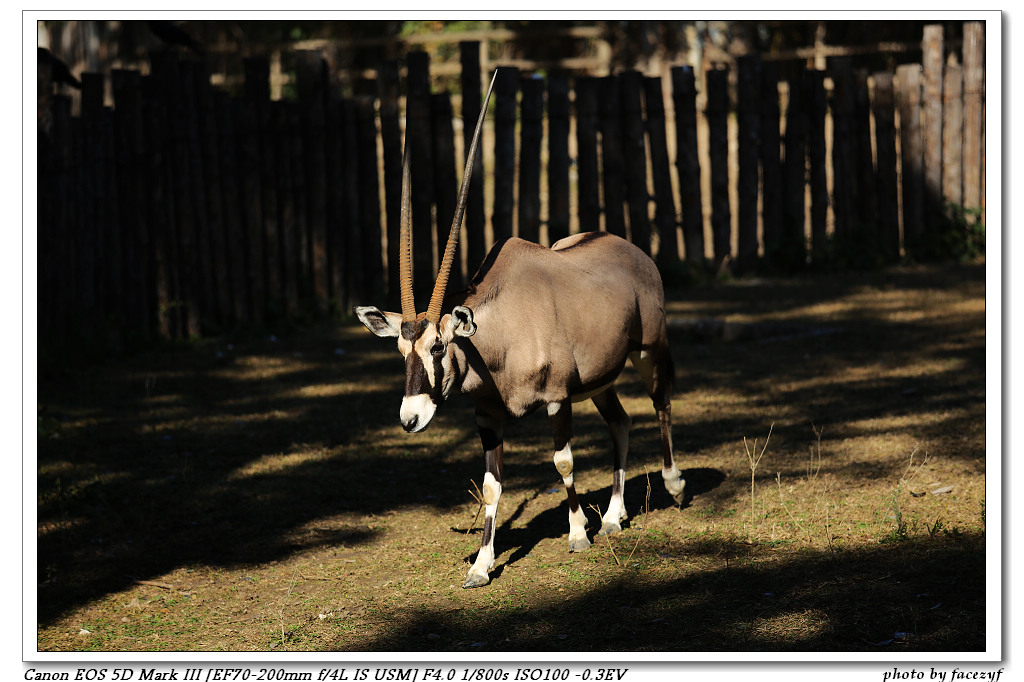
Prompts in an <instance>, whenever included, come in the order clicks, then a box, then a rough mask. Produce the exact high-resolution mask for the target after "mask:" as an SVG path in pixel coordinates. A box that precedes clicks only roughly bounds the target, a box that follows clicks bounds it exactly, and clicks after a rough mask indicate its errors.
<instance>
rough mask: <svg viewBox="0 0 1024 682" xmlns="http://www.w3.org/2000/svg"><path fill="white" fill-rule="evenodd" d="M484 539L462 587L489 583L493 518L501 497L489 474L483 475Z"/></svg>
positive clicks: (492, 559)
mask: <svg viewBox="0 0 1024 682" xmlns="http://www.w3.org/2000/svg"><path fill="white" fill-rule="evenodd" d="M483 494H484V505H485V507H484V537H483V542H482V543H481V544H480V551H479V552H477V555H476V561H474V562H473V566H472V568H470V569H469V573H468V574H467V576H466V582H465V583H464V584H463V587H476V586H478V585H486V584H487V583H489V582H490V581H491V578H490V575H489V573H490V571H491V569H492V568H494V531H495V527H496V525H497V524H496V519H495V517H496V516H497V514H498V498H500V497H501V484H500V483H498V481H497V480H495V478H494V476H493V475H491V473H490V472H487V473H486V474H484V485H483Z"/></svg>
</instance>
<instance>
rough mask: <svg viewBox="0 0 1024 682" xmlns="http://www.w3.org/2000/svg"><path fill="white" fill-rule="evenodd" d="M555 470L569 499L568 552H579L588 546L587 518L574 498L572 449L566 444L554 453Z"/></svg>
mask: <svg viewBox="0 0 1024 682" xmlns="http://www.w3.org/2000/svg"><path fill="white" fill-rule="evenodd" d="M555 468H556V469H558V473H560V474H562V483H564V484H565V491H566V495H567V497H568V498H569V551H570V552H579V551H582V550H584V549H586V548H587V547H589V546H590V540H589V539H588V538H587V516H586V514H584V513H583V510H582V509H581V508H580V506H579V501H578V500H577V498H576V486H575V482H574V480H573V477H572V449H571V448H570V447H569V444H568V443H566V444H565V447H564V448H562V449H561V450H559V451H558V452H556V453H555ZM574 507H575V508H574Z"/></svg>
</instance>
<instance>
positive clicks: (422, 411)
mask: <svg viewBox="0 0 1024 682" xmlns="http://www.w3.org/2000/svg"><path fill="white" fill-rule="evenodd" d="M356 315H357V316H358V317H359V319H360V321H361V322H362V323H363V324H364V325H365V326H366V328H367V329H369V330H370V331H371V332H373V333H374V334H376V335H377V336H381V337H398V350H399V352H401V353H402V355H403V357H405V395H404V396H403V397H402V407H401V409H400V410H399V420H400V421H401V423H402V428H404V429H405V430H406V431H407V432H408V433H418V432H420V431H423V430H424V429H426V428H427V426H428V425H429V424H430V422H431V420H432V419H433V418H434V414H435V412H437V408H438V406H439V405H440V404H441V403H443V402H444V401H445V399H446V398H447V397H448V394H449V393H450V392H451V389H452V386H453V384H454V378H455V372H454V371H453V366H454V360H453V357H452V353H451V349H450V348H449V345H450V344H451V341H452V339H454V338H455V337H456V336H472V335H473V334H474V333H475V332H476V325H475V324H473V313H472V311H470V310H469V308H465V307H463V306H459V307H457V308H456V309H455V310H454V311H453V312H452V314H451V315H445V316H444V317H442V318H441V321H440V323H439V324H438V325H434V324H433V323H431V322H429V321H427V320H426V319H424V318H422V317H420V318H418V319H417V320H415V321H414V322H403V321H402V316H401V315H399V314H397V313H385V312H381V311H380V310H378V309H377V308H373V307H369V306H367V307H360V308H356Z"/></svg>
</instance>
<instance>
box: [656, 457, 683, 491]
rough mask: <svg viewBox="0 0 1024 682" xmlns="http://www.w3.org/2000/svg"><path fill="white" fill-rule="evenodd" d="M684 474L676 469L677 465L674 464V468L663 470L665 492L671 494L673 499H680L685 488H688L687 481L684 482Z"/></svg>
mask: <svg viewBox="0 0 1024 682" xmlns="http://www.w3.org/2000/svg"><path fill="white" fill-rule="evenodd" d="M682 476H683V474H682V472H681V471H679V468H678V467H676V463H675V462H672V468H670V469H662V470H661V477H662V478H664V479H665V490H667V491H668V492H669V495H671V496H672V497H679V496H680V495H682V494H683V488H685V487H686V481H685V480H683V477H682Z"/></svg>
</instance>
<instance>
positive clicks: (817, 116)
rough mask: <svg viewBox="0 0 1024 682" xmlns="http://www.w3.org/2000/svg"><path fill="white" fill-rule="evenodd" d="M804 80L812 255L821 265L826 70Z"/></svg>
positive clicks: (825, 205) (823, 251) (824, 247)
mask: <svg viewBox="0 0 1024 682" xmlns="http://www.w3.org/2000/svg"><path fill="white" fill-rule="evenodd" d="M805 77H806V80H805V81H804V83H805V85H806V88H805V96H806V98H807V121H808V126H807V127H808V142H807V159H808V164H809V169H810V170H809V172H810V185H811V257H812V260H813V262H814V263H815V264H816V265H818V264H821V263H823V262H824V261H825V258H826V256H827V255H828V234H827V228H828V223H827V220H828V182H827V175H826V169H825V164H826V162H827V161H826V156H825V113H826V110H827V109H828V104H827V102H826V98H825V72H824V71H808V72H807V73H806V74H805Z"/></svg>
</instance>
